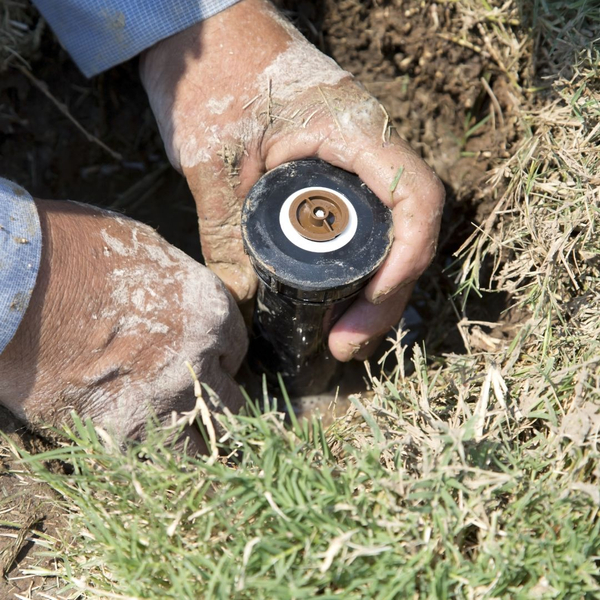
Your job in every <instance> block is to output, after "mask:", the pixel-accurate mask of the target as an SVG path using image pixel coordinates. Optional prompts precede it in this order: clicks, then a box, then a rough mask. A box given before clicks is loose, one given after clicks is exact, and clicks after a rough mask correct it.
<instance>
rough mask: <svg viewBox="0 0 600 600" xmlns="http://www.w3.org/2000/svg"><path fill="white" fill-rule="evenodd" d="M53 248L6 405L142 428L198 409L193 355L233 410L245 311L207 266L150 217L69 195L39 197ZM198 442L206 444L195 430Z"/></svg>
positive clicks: (5, 393) (12, 365) (30, 417)
mask: <svg viewBox="0 0 600 600" xmlns="http://www.w3.org/2000/svg"><path fill="white" fill-rule="evenodd" d="M36 204H37V206H38V212H39V214H40V221H41V226H42V236H43V240H44V246H43V251H42V262H41V265H40V272H39V275H38V280H37V282H36V286H35V289H34V293H33V296H32V299H31V302H30V304H29V307H28V309H27V312H26V314H25V317H24V319H23V321H22V322H21V325H20V326H19V329H18V330H17V333H16V335H15V337H14V338H13V340H12V341H11V342H10V344H9V345H8V346H7V348H6V350H5V351H4V352H3V353H2V354H1V355H0V403H2V404H3V405H5V406H6V407H7V408H8V409H10V410H11V411H12V412H13V413H15V414H16V415H17V416H20V417H21V418H22V419H24V420H25V421H26V422H29V423H31V424H36V423H50V424H54V425H58V424H61V423H64V422H66V421H68V418H69V413H70V411H71V410H73V409H74V410H76V411H77V412H78V413H79V414H80V415H81V416H82V417H90V418H92V419H93V420H94V422H95V423H97V424H99V425H102V426H104V427H105V428H107V429H109V430H111V431H112V432H113V433H114V434H115V435H116V437H117V438H118V439H119V440H124V439H126V438H130V437H137V436H139V435H140V434H141V433H142V432H143V429H144V426H145V425H146V423H147V420H148V418H149V416H150V415H151V414H154V415H156V416H158V418H159V419H161V421H164V422H169V421H170V418H171V414H172V411H176V412H181V411H189V410H191V409H193V408H194V405H195V397H194V393H193V385H192V384H193V381H192V378H191V375H190V373H189V371H188V369H187V367H186V362H189V363H190V364H191V365H192V367H193V368H194V370H195V372H196V374H197V376H198V377H199V379H200V380H201V381H202V382H204V383H206V384H208V385H209V386H210V387H211V388H213V389H214V391H215V392H216V393H217V394H218V395H219V396H220V398H221V399H222V400H223V402H225V403H226V404H227V405H228V406H229V408H231V409H232V410H235V409H237V408H239V406H240V404H241V402H242V398H241V394H240V391H239V388H238V387H237V385H236V384H235V382H234V381H233V378H232V375H233V374H235V372H236V371H237V368H238V366H239V363H240V361H241V360H242V358H243V355H244V353H245V350H246V332H245V329H244V324H243V321H242V318H241V315H240V314H239V310H238V308H237V306H236V305H235V302H234V301H233V299H232V298H231V296H230V295H229V294H228V293H227V292H226V290H225V289H224V287H223V285H222V283H221V282H220V281H219V280H218V278H217V277H215V276H214V275H213V274H212V273H210V271H209V270H208V269H206V268H205V267H203V266H202V265H199V264H198V263H196V262H195V261H193V260H192V259H190V258H189V257H187V256H186V255H184V254H183V253H182V252H180V251H179V250H177V249H176V248H173V247H172V246H170V245H169V244H167V242H165V241H164V240H163V239H162V238H161V237H160V236H159V235H158V234H157V233H156V232H155V231H154V230H152V229H151V228H149V227H146V226H145V225H142V224H140V223H137V222H135V221H132V220H131V219H126V218H123V217H120V216H117V215H115V214H114V213H108V212H106V211H100V210H98V209H93V208H91V207H85V206H83V205H80V204H76V203H70V202H55V201H54V202H53V201H36ZM187 433H188V435H189V439H190V442H191V450H192V451H197V450H201V449H203V446H204V444H203V440H202V438H201V436H200V434H199V432H198V431H197V430H196V429H195V428H193V427H190V428H189V429H188V432H187Z"/></svg>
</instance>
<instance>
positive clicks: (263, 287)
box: [242, 159, 392, 397]
mask: <svg viewBox="0 0 600 600" xmlns="http://www.w3.org/2000/svg"><path fill="white" fill-rule="evenodd" d="M242 238H243V241H244V247H245V249H246V253H247V254H248V256H249V257H250V261H251V263H252V266H253V267H254V269H255V271H256V273H257V275H258V277H259V286H258V295H257V302H256V309H255V312H254V323H253V333H252V336H251V347H250V351H249V353H248V357H249V363H250V366H251V368H252V369H253V370H254V371H256V372H258V373H266V375H267V379H268V381H269V382H270V384H271V386H272V389H275V388H276V387H277V375H278V374H280V375H281V376H282V378H283V381H284V383H285V385H286V388H287V391H288V392H289V393H290V396H292V397H293V396H300V395H306V394H318V393H321V392H323V391H325V390H327V389H329V388H330V386H331V385H332V382H333V381H334V380H335V377H336V374H337V372H338V371H339V369H338V367H339V366H340V363H338V362H337V361H336V360H335V359H334V358H333V356H332V355H331V353H330V352H329V350H328V347H327V337H328V335H329V332H330V330H331V328H332V327H333V325H334V323H335V321H336V320H337V319H338V318H339V317H340V316H341V314H342V313H343V312H344V310H345V309H346V308H347V306H348V304H349V303H350V302H352V300H353V299H354V298H355V297H356V295H357V294H358V293H359V292H360V290H361V289H362V288H363V287H364V286H365V285H366V284H367V282H368V281H369V279H370V278H371V277H372V276H373V274H374V273H375V271H376V270H377V269H378V268H379V266H380V265H381V263H382V262H383V261H384V259H385V257H386V256H387V253H388V251H389V249H390V247H391V245H392V215H391V211H390V210H389V209H388V208H387V207H386V206H385V205H384V204H382V203H381V202H380V200H379V199H378V198H377V197H376V196H375V194H373V192H372V191H371V190H370V189H369V188H368V187H367V186H366V185H365V184H364V183H363V182H362V181H361V180H360V179H359V178H358V177H357V176H356V175H353V174H351V173H349V172H347V171H344V170H342V169H338V168H336V167H333V166H332V165H330V164H328V163H325V162H323V161H321V160H315V159H310V160H299V161H294V162H291V163H287V164H284V165H281V166H280V167H277V168H276V169H273V170H272V171H269V172H268V173H267V174H266V175H264V176H263V177H262V178H261V179H260V180H259V181H258V183H257V184H256V185H255V186H254V187H253V188H252V190H251V191H250V194H249V195H248V197H247V198H246V202H245V203H244V207H243V210H242Z"/></svg>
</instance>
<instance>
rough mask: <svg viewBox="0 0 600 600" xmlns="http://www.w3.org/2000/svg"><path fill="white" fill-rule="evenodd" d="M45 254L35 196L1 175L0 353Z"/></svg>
mask: <svg viewBox="0 0 600 600" xmlns="http://www.w3.org/2000/svg"><path fill="white" fill-rule="evenodd" d="M41 254H42V230H41V229H40V220H39V217H38V213H37V208H36V206H35V203H34V202H33V198H32V197H31V196H30V195H29V194H28V193H27V192H26V191H25V190H24V189H23V188H22V187H20V186H18V185H17V184H16V183H12V181H8V179H2V178H0V353H1V352H2V351H3V350H4V349H5V348H6V346H7V345H8V343H9V342H10V340H12V338H13V336H14V335H15V332H16V331H17V328H18V327H19V324H20V323H21V320H22V319H23V316H24V315H25V310H26V309H27V306H28V305H29V300H30V299H31V294H32V292H33V288H34V286H35V280H36V279H37V274H38V269H39V267H40V257H41Z"/></svg>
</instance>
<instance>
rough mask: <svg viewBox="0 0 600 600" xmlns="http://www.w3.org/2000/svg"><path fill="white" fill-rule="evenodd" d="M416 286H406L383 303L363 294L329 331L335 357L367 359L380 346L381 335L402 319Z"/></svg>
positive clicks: (330, 347)
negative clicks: (374, 302)
mask: <svg viewBox="0 0 600 600" xmlns="http://www.w3.org/2000/svg"><path fill="white" fill-rule="evenodd" d="M413 287H414V285H407V286H406V287H405V288H402V289H400V290H398V291H397V292H396V293H395V294H393V296H392V297H390V298H388V299H387V300H386V301H385V302H383V303H382V304H380V305H375V304H373V303H372V302H370V301H369V300H367V298H366V297H365V296H364V293H363V294H361V296H360V297H359V298H358V299H357V300H356V301H355V302H354V303H353V304H352V306H351V307H350V308H349V309H348V310H347V311H346V312H345V313H344V314H343V315H342V317H341V318H340V320H339V321H338V322H337V323H336V324H335V326H334V327H333V329H332V330H331V333H330V334H329V349H330V350H331V353H332V354H333V356H334V357H335V358H337V359H338V360H341V361H348V360H351V359H352V358H357V359H359V360H364V359H365V358H367V357H368V356H369V355H370V354H371V353H372V352H373V351H374V350H375V349H376V348H377V345H378V342H379V341H380V340H378V338H380V337H381V336H383V335H384V334H385V333H386V332H387V331H389V330H390V329H391V328H392V327H394V326H395V325H397V324H398V323H399V322H400V319H401V318H402V313H403V312H404V309H405V308H406V304H407V303H408V299H409V298H410V295H411V293H412V290H413Z"/></svg>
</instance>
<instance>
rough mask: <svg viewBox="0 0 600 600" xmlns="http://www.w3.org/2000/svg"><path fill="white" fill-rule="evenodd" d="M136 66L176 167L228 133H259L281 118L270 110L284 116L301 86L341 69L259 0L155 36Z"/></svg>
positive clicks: (207, 154) (206, 152)
mask: <svg viewBox="0 0 600 600" xmlns="http://www.w3.org/2000/svg"><path fill="white" fill-rule="evenodd" d="M140 73H141V78H142V82H143V84H144V87H145V89H146V91H147V93H148V96H149V99H150V104H151V106H152V109H153V111H154V114H155V116H156V119H157V121H158V125H159V128H160V131H161V135H162V137H163V141H164V142H165V147H166V150H167V154H168V156H169V159H170V160H171V163H172V164H173V165H174V166H175V168H177V169H178V170H183V171H185V168H186V167H191V166H195V165H196V164H197V163H198V162H209V161H210V160H211V158H213V157H214V154H215V153H216V152H218V151H220V150H221V146H222V144H223V142H225V141H227V140H228V139H229V140H236V142H237V141H238V140H239V139H240V138H243V139H244V141H247V139H249V138H251V139H252V140H254V141H255V142H256V141H257V140H261V141H262V136H263V134H264V132H265V131H266V130H267V129H268V126H269V125H281V124H282V123H277V120H276V118H274V117H273V115H276V114H278V113H281V117H282V118H281V119H280V120H281V121H282V122H283V121H285V120H286V119H287V120H289V115H290V114H294V111H293V110H291V111H289V114H288V111H287V110H286V109H287V108H288V107H292V105H293V103H294V100H295V99H296V98H298V97H299V96H301V95H302V94H304V93H305V92H306V90H307V89H309V88H311V87H312V88H316V87H317V86H325V87H326V86H332V85H336V84H337V83H338V82H339V81H340V80H341V79H343V78H345V77H348V76H349V74H348V73H346V72H345V71H343V70H342V69H340V68H339V66H338V65H337V64H336V63H335V62H334V61H333V60H331V59H330V58H328V57H326V56H325V55H323V54H322V53H321V52H319V51H318V50H317V49H316V48H315V47H314V46H312V44H310V43H309V42H308V41H307V40H306V39H305V38H304V37H303V36H302V35H301V34H300V33H299V32H298V31H297V30H296V29H295V28H294V27H293V26H292V25H291V24H290V23H289V22H288V21H286V20H285V19H284V18H283V17H282V16H281V15H280V14H279V13H278V12H277V11H276V9H275V8H274V7H273V6H272V5H271V3H270V2H267V1H266V0H242V1H241V2H239V3H238V4H235V5H233V6H231V7H230V8H228V9H226V10H224V11H222V12H220V13H218V14H217V15H215V16H213V17H211V18H209V19H207V20H206V21H203V22H202V23H199V24H197V25H194V26H193V27H190V28H188V29H187V30H185V31H183V32H181V33H179V34H177V35H175V36H172V37H171V38H168V39H165V40H163V41H161V42H159V43H158V44H156V45H155V46H153V47H152V48H151V49H149V50H148V51H146V52H145V53H144V54H143V55H142V57H141V61H140ZM321 102H322V99H321V98H320V97H319V98H318V101H317V103H321ZM242 145H243V146H244V149H246V144H245V143H243V144H242Z"/></svg>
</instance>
